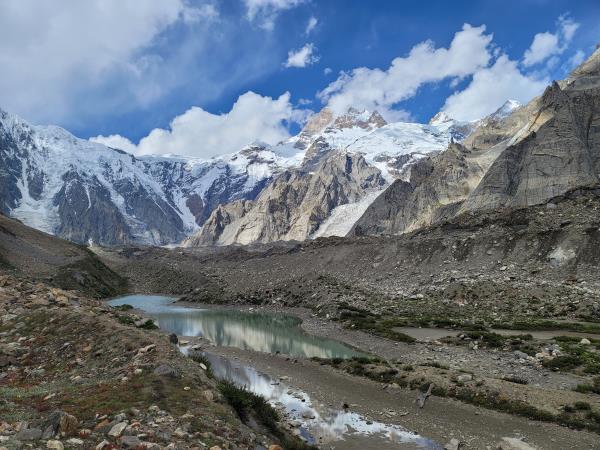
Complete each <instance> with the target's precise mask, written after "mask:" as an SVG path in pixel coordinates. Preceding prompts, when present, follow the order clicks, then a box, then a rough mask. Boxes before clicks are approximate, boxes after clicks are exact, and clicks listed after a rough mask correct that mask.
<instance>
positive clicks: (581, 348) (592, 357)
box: [542, 341, 600, 374]
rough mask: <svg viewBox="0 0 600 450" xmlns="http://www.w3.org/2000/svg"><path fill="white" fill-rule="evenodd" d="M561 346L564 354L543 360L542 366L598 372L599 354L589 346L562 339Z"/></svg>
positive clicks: (562, 369) (599, 367) (599, 365)
mask: <svg viewBox="0 0 600 450" xmlns="http://www.w3.org/2000/svg"><path fill="white" fill-rule="evenodd" d="M561 347H562V349H563V351H564V353H565V355H561V356H557V357H556V358H554V359H550V360H546V361H544V362H543V363H542V364H543V366H544V367H547V368H549V369H553V370H561V371H575V370H580V371H583V372H584V373H589V374H600V354H598V353H597V352H595V351H593V350H592V349H590V346H587V345H581V344H573V343H571V342H569V341H563V342H562V345H561Z"/></svg>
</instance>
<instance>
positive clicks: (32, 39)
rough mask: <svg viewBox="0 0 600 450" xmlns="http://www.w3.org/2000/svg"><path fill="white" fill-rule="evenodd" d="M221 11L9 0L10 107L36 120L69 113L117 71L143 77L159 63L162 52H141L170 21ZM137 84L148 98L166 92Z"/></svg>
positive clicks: (4, 54) (2, 90)
mask: <svg viewBox="0 0 600 450" xmlns="http://www.w3.org/2000/svg"><path fill="white" fill-rule="evenodd" d="M217 16H218V12H217V10H216V8H215V7H214V6H211V5H209V4H202V5H200V6H198V7H196V6H190V4H188V3H187V1H186V0H157V1H145V2H139V1H137V0H87V1H85V2H82V1H80V0H61V1H59V2H39V1H37V0H4V1H2V2H0V67H2V76H0V98H2V102H3V106H4V107H6V108H8V109H10V110H12V111H15V112H18V113H20V114H23V115H25V116H27V117H29V118H33V119H42V120H45V119H46V117H45V116H43V112H45V111H47V110H48V109H51V110H52V119H53V120H56V119H59V118H62V117H61V116H64V115H66V114H67V113H69V112H70V111H69V107H70V106H71V104H70V103H69V102H70V101H72V99H73V98H74V97H75V96H76V95H77V94H78V93H79V92H82V91H85V90H86V89H89V88H90V87H98V86H101V85H102V83H104V82H105V81H106V79H107V78H109V76H111V75H114V74H115V73H119V74H120V75H119V76H121V77H125V76H129V77H131V78H139V74H140V73H141V72H144V71H145V70H148V67H149V66H152V65H155V64H160V63H161V61H160V57H154V58H152V57H148V56H141V55H140V51H141V50H142V49H144V48H146V47H147V46H148V45H150V44H151V43H152V42H153V41H154V40H155V39H156V38H157V36H159V35H160V34H161V33H162V32H163V31H164V30H166V29H167V28H168V27H170V26H172V25H174V24H176V23H178V22H181V23H197V22H198V21H200V20H202V19H203V18H209V19H215V18H216V17H217ZM125 74H126V75H125ZM121 84H123V83H121ZM130 88H131V90H132V91H135V92H134V93H133V96H134V97H136V100H139V101H141V102H143V101H149V100H151V99H152V98H155V97H156V96H158V95H161V93H162V91H161V87H160V85H159V84H153V85H147V84H144V83H140V82H138V83H132V86H131V87H130ZM15 92H17V93H18V94H17V95H15Z"/></svg>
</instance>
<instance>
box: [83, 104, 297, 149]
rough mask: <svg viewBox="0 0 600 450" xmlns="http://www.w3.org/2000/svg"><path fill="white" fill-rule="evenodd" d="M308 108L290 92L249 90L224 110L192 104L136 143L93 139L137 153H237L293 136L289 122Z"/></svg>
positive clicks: (123, 138) (123, 140)
mask: <svg viewBox="0 0 600 450" xmlns="http://www.w3.org/2000/svg"><path fill="white" fill-rule="evenodd" d="M306 114H307V113H306V111H305V110H297V109H295V108H294V107H293V106H292V104H291V103H290V94H289V92H286V93H284V94H282V95H281V96H279V97H278V98H275V99H274V98H271V97H263V96H261V95H259V94H256V93H254V92H246V93H245V94H243V95H241V96H240V97H239V98H238V99H237V101H236V102H235V103H234V104H233V106H232V108H231V110H230V111H229V112H228V113H224V114H212V113H210V112H208V111H205V110H204V109H202V108H199V107H192V108H190V109H188V110H187V111H186V112H185V113H183V114H181V115H179V116H177V117H175V118H174V119H173V120H172V121H171V123H170V126H169V129H162V128H156V129H154V130H152V131H151V132H150V133H149V134H148V136H146V137H144V138H142V139H141V140H140V142H139V144H137V145H135V144H134V143H132V142H131V141H130V140H128V139H127V138H125V137H123V136H119V135H112V136H97V137H95V138H92V139H91V140H92V141H95V142H101V143H103V144H106V145H109V146H111V147H115V148H120V149H122V150H125V151H128V152H130V153H134V154H136V155H148V154H167V153H171V154H177V155H183V156H190V157H199V158H210V157H213V156H217V155H222V154H227V153H233V152H235V151H238V150H240V149H241V148H242V147H243V146H244V145H247V144H248V143H251V142H255V141H260V142H265V143H267V144H276V143H278V142H280V141H282V140H284V139H286V138H288V137H289V136H290V133H289V129H288V126H289V124H290V123H292V122H297V123H302V122H303V121H304V120H305V118H306Z"/></svg>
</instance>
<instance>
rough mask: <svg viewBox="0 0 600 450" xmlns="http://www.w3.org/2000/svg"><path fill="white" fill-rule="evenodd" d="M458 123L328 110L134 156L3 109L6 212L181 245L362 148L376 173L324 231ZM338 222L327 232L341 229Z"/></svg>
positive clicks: (40, 223) (79, 229)
mask: <svg viewBox="0 0 600 450" xmlns="http://www.w3.org/2000/svg"><path fill="white" fill-rule="evenodd" d="M459 126H460V124H456V123H454V122H452V123H444V124H442V125H439V126H438V125H435V124H428V125H421V124H413V123H392V124H388V123H387V122H386V121H385V120H384V119H383V118H382V117H381V116H380V115H379V114H378V113H377V112H369V111H358V110H355V109H350V110H348V112H347V113H346V114H343V115H339V116H336V115H334V114H333V112H331V111H330V110H329V109H327V108H325V109H324V110H322V111H321V112H320V113H319V114H316V115H314V116H313V117H312V118H311V119H310V120H309V122H308V123H307V124H306V126H305V127H304V129H303V130H302V131H301V132H300V133H299V134H298V135H297V136H294V137H292V138H290V139H289V140H287V141H285V142H282V143H279V144H277V145H273V146H268V145H265V144H252V145H249V146H247V147H245V148H243V149H241V150H240V151H238V152H236V153H234V154H230V155H226V156H222V157H217V158H213V159H209V160H203V159H193V158H182V157H177V156H144V157H135V156H133V155H131V154H128V153H126V152H123V151H121V150H118V149H114V148H110V147H107V146H105V145H103V144H100V143H95V142H90V141H88V140H84V139H79V138H76V137H75V136H73V135H71V134H70V133H68V132H67V131H66V130H64V129H62V128H59V127H54V126H34V125H31V124H28V123H27V122H26V121H24V120H22V119H20V118H19V117H17V116H15V115H11V114H9V113H6V112H4V111H1V110H0V163H1V164H0V183H1V185H0V211H1V212H3V213H5V214H9V215H11V216H13V217H16V218H18V219H20V220H22V221H23V222H25V223H26V224H28V225H31V226H33V227H35V228H38V229H40V230H43V231H46V232H48V233H52V234H57V235H59V236H62V237H65V238H67V239H70V240H73V241H75V242H80V243H89V242H94V243H98V244H102V245H115V244H119V243H134V242H137V243H144V244H154V245H163V244H170V243H178V242H180V241H182V240H183V239H184V238H186V237H187V236H189V235H191V234H193V233H194V232H196V231H197V230H199V229H200V228H201V227H202V226H203V225H204V224H205V222H206V221H207V219H209V218H210V217H211V215H212V214H213V213H214V212H215V211H216V210H217V209H218V207H219V205H227V204H230V203H231V202H236V201H254V200H256V199H258V198H259V196H260V195H261V194H264V192H265V189H266V188H267V187H269V186H270V185H271V184H272V183H273V182H274V180H276V179H277V178H278V177H280V176H284V174H286V173H288V174H289V173H290V171H295V172H297V175H298V176H299V177H304V176H310V174H311V173H313V172H314V171H315V170H317V169H318V168H319V167H330V168H332V167H336V169H335V173H336V174H338V175H339V174H341V172H339V167H338V164H337V163H336V164H326V161H327V160H332V158H334V156H335V155H338V154H349V155H357V156H358V155H360V158H361V159H360V164H363V163H364V171H363V173H367V172H368V173H371V172H370V171H371V170H373V173H372V174H371V175H370V177H371V178H369V179H368V180H362V183H363V184H364V186H359V188H358V190H356V189H355V188H354V187H352V189H351V190H352V195H350V196H349V197H348V196H347V195H345V194H344V195H341V196H340V197H339V198H338V199H337V200H336V201H334V202H332V203H331V205H330V208H326V210H327V211H325V212H322V214H324V216H323V217H320V218H319V220H318V221H317V223H316V225H311V226H310V227H308V228H307V231H306V233H307V237H308V236H309V235H316V233H315V231H316V230H317V228H318V225H319V224H320V223H321V222H323V221H325V220H327V219H328V215H329V213H330V212H331V211H330V210H333V209H334V208H337V207H339V206H342V205H347V204H348V205H354V204H361V205H363V204H364V205H368V200H369V199H370V198H373V197H374V196H375V195H376V193H377V192H379V191H381V189H383V187H384V186H385V185H387V184H389V183H391V182H392V181H393V180H394V179H395V178H397V177H400V176H402V173H403V171H404V170H405V169H406V167H407V166H408V165H410V163H412V162H414V161H415V160H418V159H419V158H421V157H423V156H424V155H427V154H430V153H432V152H439V151H442V150H444V149H445V148H446V147H447V145H448V143H449V142H450V140H451V139H452V138H455V134H456V130H457V129H458V128H459ZM335 157H336V158H337V156H335ZM363 160H364V161H363ZM336 161H338V162H340V161H342V160H340V159H339V158H338V159H336ZM349 161H354V162H357V161H358V160H357V159H356V156H353V157H352V158H350V159H349ZM340 164H342V162H340ZM344 164H346V163H345V162H344V163H343V164H342V166H340V167H343V166H344ZM344 170H346V169H344ZM350 170H351V169H350ZM365 171H366V172H365ZM338 175H336V176H338ZM340 176H342V175H340ZM343 176H346V175H343ZM373 177H374V178H373ZM307 179H308V178H307ZM374 180H377V181H374ZM347 209H348V208H347ZM360 209H361V208H358V209H357V206H356V205H355V206H351V207H350V208H349V209H348V210H349V211H350V210H360ZM363 209H364V208H363ZM339 211H340V210H338V211H337V213H336V217H338V216H339ZM332 220H333V219H332ZM333 222H335V220H333ZM333 222H332V221H330V222H329V225H328V229H329V230H330V232H333V233H335V229H336V227H335V226H333V225H332V223H333ZM315 226H316V228H315ZM303 233H304V232H303ZM303 233H300V235H302V234H303Z"/></svg>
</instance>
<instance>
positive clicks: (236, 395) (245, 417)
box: [217, 381, 316, 450]
mask: <svg viewBox="0 0 600 450" xmlns="http://www.w3.org/2000/svg"><path fill="white" fill-rule="evenodd" d="M217 387H218V389H219V391H220V392H221V394H222V395H223V397H224V398H225V400H226V401H227V403H229V405H231V407H232V408H233V409H234V410H235V412H236V413H237V415H238V417H239V418H240V419H241V420H242V421H243V422H244V423H248V421H249V420H250V418H254V419H255V420H256V421H257V422H258V423H260V424H261V425H263V426H264V427H265V428H267V430H269V431H270V432H271V433H272V434H273V435H274V436H276V437H277V438H278V439H279V440H280V441H281V445H282V447H283V448H285V449H290V450H307V449H315V450H316V447H312V446H309V445H308V444H306V443H305V442H303V441H301V440H300V439H297V438H294V437H291V436H288V435H287V434H286V433H284V432H283V431H282V430H281V429H280V427H279V424H278V421H279V414H278V413H277V411H275V409H274V408H273V407H272V406H271V405H270V404H269V403H268V402H267V401H266V400H265V398H264V397H262V396H260V395H256V394H254V393H252V392H250V391H248V390H247V389H245V388H241V387H238V386H236V385H235V384H233V383H232V382H230V381H220V382H219V384H218V385H217Z"/></svg>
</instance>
